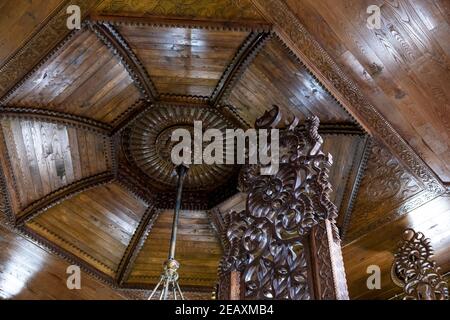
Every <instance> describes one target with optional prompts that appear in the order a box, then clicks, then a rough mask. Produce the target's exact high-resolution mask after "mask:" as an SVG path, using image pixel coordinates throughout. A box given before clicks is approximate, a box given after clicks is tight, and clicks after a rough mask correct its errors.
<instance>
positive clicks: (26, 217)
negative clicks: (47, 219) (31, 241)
mask: <svg viewBox="0 0 450 320" xmlns="http://www.w3.org/2000/svg"><path fill="white" fill-rule="evenodd" d="M113 178H114V175H113V174H112V173H111V172H110V171H107V172H103V173H100V174H97V175H94V176H90V177H87V178H83V179H81V180H78V181H76V182H74V183H71V184H69V185H66V186H64V187H62V188H60V189H57V190H55V191H53V192H51V193H50V194H47V195H46V196H44V197H42V198H40V199H39V200H36V201H35V202H33V203H31V204H30V205H28V206H27V207H26V208H24V209H23V210H21V212H20V213H19V214H18V217H17V219H16V225H17V226H22V225H24V224H25V223H26V222H27V221H30V220H31V219H33V218H35V217H36V216H38V215H39V214H40V213H42V212H44V211H46V210H48V209H49V208H52V207H54V206H55V205H57V204H59V203H61V202H62V201H64V200H66V199H69V198H72V197H74V196H75V195H77V194H79V193H82V192H84V191H86V190H89V189H91V188H95V187H98V186H101V185H104V184H106V183H108V182H111V181H112V180H113Z"/></svg>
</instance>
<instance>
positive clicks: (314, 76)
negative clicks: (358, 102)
mask: <svg viewBox="0 0 450 320" xmlns="http://www.w3.org/2000/svg"><path fill="white" fill-rule="evenodd" d="M273 34H274V38H275V39H276V40H277V41H278V43H280V44H281V45H282V46H283V48H284V49H285V50H286V52H287V53H288V55H289V56H290V57H292V58H293V59H294V60H295V61H296V62H297V63H298V64H300V65H301V66H302V67H303V68H305V70H306V72H307V73H308V74H309V75H310V76H311V77H312V79H313V80H312V81H313V82H315V84H316V85H318V86H319V87H320V88H321V89H323V90H324V91H325V92H326V93H327V94H328V95H329V96H330V97H331V98H332V99H333V101H335V102H336V104H337V105H338V106H339V107H340V108H341V110H342V111H344V112H345V113H346V114H347V115H348V116H349V117H350V119H352V120H353V122H354V123H355V124H356V125H357V126H358V127H360V128H361V130H363V131H364V132H366V133H367V134H370V132H368V131H367V130H366V128H364V127H363V126H362V125H361V124H360V123H359V122H358V121H357V120H356V119H355V117H354V116H353V115H352V114H351V113H350V112H349V111H348V110H347V108H345V107H344V106H343V104H342V103H341V101H339V99H337V98H336V96H335V95H334V94H333V92H331V91H330V90H328V88H327V87H326V86H325V85H324V84H323V83H322V82H321V81H320V79H319V78H318V77H317V76H316V75H315V74H314V72H313V71H312V70H311V68H310V67H309V66H307V65H306V64H305V63H304V62H303V61H302V60H301V59H300V58H299V57H298V56H297V55H296V54H295V52H294V51H292V49H291V48H290V47H289V46H288V45H287V44H286V43H285V42H284V41H283V39H282V38H281V37H280V35H279V34H278V33H277V32H276V31H273Z"/></svg>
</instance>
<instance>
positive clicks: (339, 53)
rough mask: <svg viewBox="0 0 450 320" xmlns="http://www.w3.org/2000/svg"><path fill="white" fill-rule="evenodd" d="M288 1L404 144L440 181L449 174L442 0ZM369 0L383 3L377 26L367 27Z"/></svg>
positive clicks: (449, 84) (449, 64)
mask: <svg viewBox="0 0 450 320" xmlns="http://www.w3.org/2000/svg"><path fill="white" fill-rule="evenodd" d="M287 3H288V5H289V7H290V8H291V10H292V11H293V12H294V13H295V14H296V15H297V16H298V17H299V19H300V20H301V22H302V23H303V24H304V25H305V26H306V28H307V29H308V30H309V31H310V32H311V33H312V34H313V36H314V37H315V38H316V39H317V40H318V41H319V43H320V44H321V45H322V46H323V47H324V48H325V49H326V50H327V51H328V53H329V54H330V55H331V56H332V57H333V58H334V59H335V60H336V62H337V63H338V64H340V66H341V67H342V68H343V69H344V70H345V71H346V72H347V73H348V74H349V75H350V76H351V77H352V78H353V80H354V81H356V82H357V84H358V85H359V86H360V88H361V89H362V91H363V93H364V94H366V95H367V97H368V98H370V99H371V100H372V102H373V103H374V106H375V107H376V108H377V109H378V110H379V111H380V112H381V113H382V114H383V115H384V116H385V117H386V119H387V120H388V121H389V122H390V123H391V124H392V125H393V126H394V127H395V129H396V130H397V131H398V132H399V133H400V134H401V135H402V137H403V138H404V139H405V140H406V141H407V142H408V143H409V145H410V146H411V147H413V148H414V149H415V150H416V151H417V152H418V153H419V155H420V156H421V157H422V158H423V159H424V160H425V161H426V162H427V164H428V165H429V166H430V167H431V168H432V169H433V170H434V171H435V172H436V174H437V175H439V177H440V178H441V179H442V180H443V181H446V182H450V144H449V141H450V140H449V137H450V121H449V117H448V113H449V111H450V95H449V93H450V72H449V70H450V60H449V54H450V48H449V45H448V43H449V31H450V27H449V21H450V19H449V18H448V5H447V4H446V1H440V0H438V1H416V0H413V1H407V0H392V1H381V0H378V1H371V0H364V1H360V0H339V1H335V0H324V1H314V0H300V1H297V0H287ZM372 4H375V5H379V6H380V8H381V21H382V26H381V29H379V30H377V29H372V30H370V29H369V28H367V27H366V19H367V17H368V16H369V15H368V14H367V13H366V9H367V7H368V6H369V5H372ZM330 8H333V9H332V10H331V9H330Z"/></svg>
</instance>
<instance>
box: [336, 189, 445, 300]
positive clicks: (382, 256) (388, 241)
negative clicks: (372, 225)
mask: <svg viewBox="0 0 450 320" xmlns="http://www.w3.org/2000/svg"><path fill="white" fill-rule="evenodd" d="M449 217H450V197H439V198H437V199H435V200H433V201H431V202H428V203H427V204H425V205H424V206H422V207H420V208H418V209H416V210H414V211H412V212H410V213H409V214H408V215H407V216H405V217H403V218H401V219H400V220H397V221H395V222H393V223H390V224H388V225H385V226H383V227H382V228H379V229H377V230H374V231H373V232H371V233H370V234H368V235H367V236H365V237H363V238H361V239H359V240H358V241H356V242H353V243H351V244H349V245H347V246H345V247H344V248H343V251H342V253H343V256H344V265H345V271H346V274H347V283H348V287H349V293H350V299H388V298H391V297H393V296H394V295H395V294H397V293H400V292H401V291H402V289H401V288H398V287H396V286H395V285H394V283H393V282H392V281H391V279H390V268H391V265H392V261H393V258H394V256H393V254H394V252H395V251H396V250H397V243H398V242H399V241H400V240H401V237H402V233H403V230H404V229H406V228H413V229H414V230H416V231H418V232H422V233H423V234H424V235H425V236H426V237H427V238H430V239H431V245H432V246H433V249H434V250H435V256H434V259H435V261H436V262H437V264H438V266H440V267H441V268H442V273H446V272H448V271H450V219H449ZM370 265H377V266H379V267H380V269H381V289H380V290H369V289H367V286H366V281H367V278H368V277H369V276H370V274H367V273H366V270H367V267H368V266H370Z"/></svg>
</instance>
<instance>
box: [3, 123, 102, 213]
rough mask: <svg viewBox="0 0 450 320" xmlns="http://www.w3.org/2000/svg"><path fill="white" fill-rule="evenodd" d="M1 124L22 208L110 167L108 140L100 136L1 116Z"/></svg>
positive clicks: (64, 127) (84, 131)
mask: <svg viewBox="0 0 450 320" xmlns="http://www.w3.org/2000/svg"><path fill="white" fill-rule="evenodd" d="M0 123H1V126H2V130H3V133H4V136H5V141H6V145H7V149H8V156H9V158H10V163H11V166H12V171H13V174H14V180H15V183H16V184H17V187H18V191H19V194H18V197H19V199H20V201H21V205H22V208H23V207H25V206H26V205H28V204H30V203H31V202H33V201H35V200H37V199H39V198H42V197H43V196H45V195H47V194H49V193H51V192H52V191H55V190H57V189H59V188H61V187H63V186H66V185H68V184H70V183H72V182H75V181H78V180H80V179H82V178H85V177H88V176H92V175H95V174H97V173H101V172H104V171H107V170H110V169H111V168H110V166H111V165H110V163H109V162H108V159H107V157H109V159H110V158H111V155H110V152H111V150H110V145H109V140H108V139H107V138H106V137H105V136H103V135H99V134H96V133H94V132H91V131H87V130H83V129H81V128H73V127H68V126H63V125H57V124H53V123H47V122H41V121H36V120H21V119H16V118H3V119H2V120H1V121H0Z"/></svg>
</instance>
